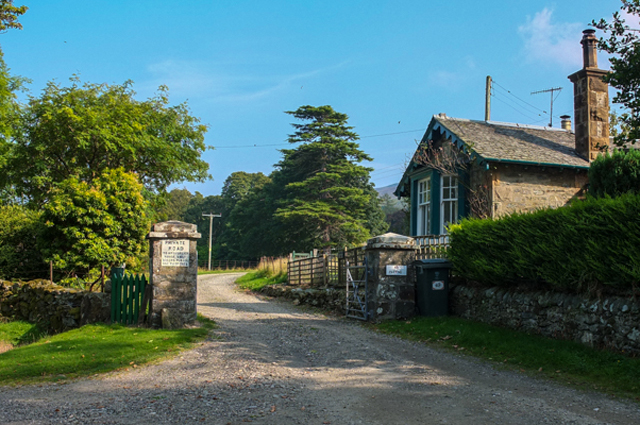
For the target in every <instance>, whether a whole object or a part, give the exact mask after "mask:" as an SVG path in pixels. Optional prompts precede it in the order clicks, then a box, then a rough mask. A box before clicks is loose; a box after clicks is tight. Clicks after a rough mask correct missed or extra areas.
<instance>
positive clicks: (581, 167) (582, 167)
mask: <svg viewBox="0 0 640 425" xmlns="http://www.w3.org/2000/svg"><path fill="white" fill-rule="evenodd" d="M483 159H484V161H485V162H486V163H487V167H488V166H489V162H498V163H500V162H502V163H506V164H520V165H537V166H539V167H557V168H575V169H577V170H588V169H589V166H588V165H569V164H551V163H549V162H534V161H520V160H517V159H500V158H483Z"/></svg>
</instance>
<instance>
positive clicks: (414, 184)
mask: <svg viewBox="0 0 640 425" xmlns="http://www.w3.org/2000/svg"><path fill="white" fill-rule="evenodd" d="M416 193H418V180H416V179H411V192H410V196H411V211H410V213H409V219H410V220H411V226H409V227H411V229H409V230H410V232H409V233H410V234H411V236H416V232H417V228H418V197H417V196H416Z"/></svg>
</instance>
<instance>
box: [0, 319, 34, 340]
mask: <svg viewBox="0 0 640 425" xmlns="http://www.w3.org/2000/svg"><path fill="white" fill-rule="evenodd" d="M42 335H43V333H42V331H40V329H38V327H37V326H36V325H34V324H32V323H27V322H8V323H0V341H4V342H7V343H9V344H11V345H14V346H15V345H19V344H26V343H30V342H33V341H36V340H38V339H39V338H40V337H41V336H42Z"/></svg>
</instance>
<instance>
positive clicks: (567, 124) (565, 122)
mask: <svg viewBox="0 0 640 425" xmlns="http://www.w3.org/2000/svg"><path fill="white" fill-rule="evenodd" d="M560 119H561V120H562V121H560V126H561V127H562V129H563V130H567V131H571V117H570V116H569V115H561V116H560Z"/></svg>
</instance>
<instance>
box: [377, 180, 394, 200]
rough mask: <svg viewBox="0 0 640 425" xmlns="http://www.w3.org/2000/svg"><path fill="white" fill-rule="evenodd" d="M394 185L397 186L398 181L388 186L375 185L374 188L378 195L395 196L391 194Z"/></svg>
mask: <svg viewBox="0 0 640 425" xmlns="http://www.w3.org/2000/svg"><path fill="white" fill-rule="evenodd" d="M396 187H398V183H394V184H390V185H389V186H385V187H377V188H376V190H377V191H378V196H380V197H382V196H384V195H389V196H391V197H393V198H395V197H396V195H394V194H393V191H394V190H396Z"/></svg>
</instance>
